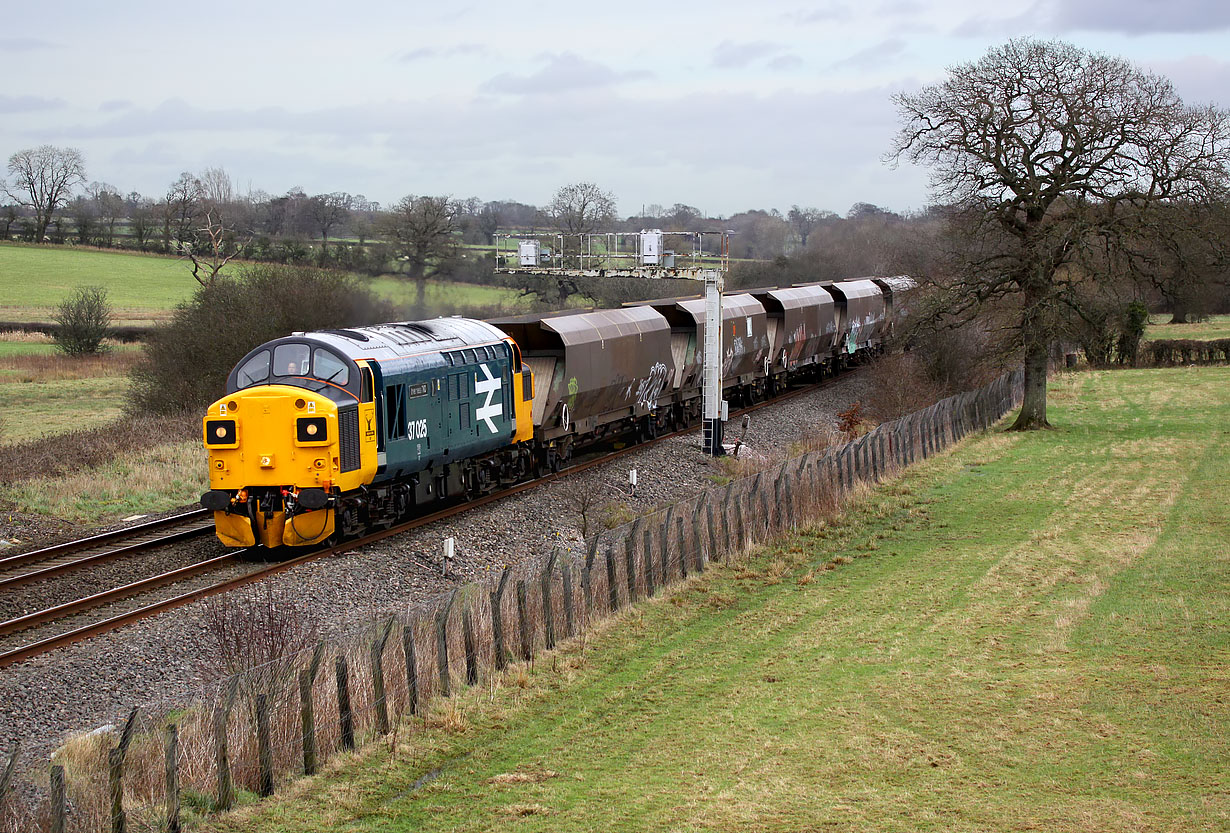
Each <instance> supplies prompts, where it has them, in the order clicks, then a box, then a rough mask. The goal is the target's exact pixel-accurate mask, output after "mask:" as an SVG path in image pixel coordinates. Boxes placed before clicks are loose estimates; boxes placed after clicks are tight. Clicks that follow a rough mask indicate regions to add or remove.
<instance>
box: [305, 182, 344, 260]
mask: <svg viewBox="0 0 1230 833" xmlns="http://www.w3.org/2000/svg"><path fill="white" fill-rule="evenodd" d="M353 204H354V197H352V196H350V195H349V194H347V193H345V192H342V191H335V192H334V193H332V194H317V195H316V196H314V197H311V198H310V199H309V200H308V201H307V204H306V205H305V206H304V219H305V220H307V221H308V222H310V223H311V224H312V228H313V230H315V231H318V232H320V248H321V250H322V251H324V252H326V253H327V252H328V251H329V232H330V231H332V230H333V229H334V228H335V227H336V226H339V225H341V224H342V223H344V222H346V220H347V219H348V218H349V217H350V209H351V206H352V205H353Z"/></svg>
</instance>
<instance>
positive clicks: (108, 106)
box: [98, 98, 132, 113]
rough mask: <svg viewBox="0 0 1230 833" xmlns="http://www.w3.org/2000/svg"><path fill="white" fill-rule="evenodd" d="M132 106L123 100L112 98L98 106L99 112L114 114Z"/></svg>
mask: <svg viewBox="0 0 1230 833" xmlns="http://www.w3.org/2000/svg"><path fill="white" fill-rule="evenodd" d="M131 106H132V102H131V101H128V100H127V99H123V98H113V99H111V100H109V101H104V102H103V103H102V104H99V105H98V110H99V112H102V113H114V112H116V111H119V110H127V109H128V108H129V107H131Z"/></svg>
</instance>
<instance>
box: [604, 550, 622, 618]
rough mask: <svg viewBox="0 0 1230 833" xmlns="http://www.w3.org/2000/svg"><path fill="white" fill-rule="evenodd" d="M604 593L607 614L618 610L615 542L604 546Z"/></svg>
mask: <svg viewBox="0 0 1230 833" xmlns="http://www.w3.org/2000/svg"><path fill="white" fill-rule="evenodd" d="M606 592H607V603H608V604H609V606H610V608H609V612H611V613H614V612H615V611H617V610H619V586H618V585H617V584H616V583H615V542H614V541H610V542H608V543H607V545H606Z"/></svg>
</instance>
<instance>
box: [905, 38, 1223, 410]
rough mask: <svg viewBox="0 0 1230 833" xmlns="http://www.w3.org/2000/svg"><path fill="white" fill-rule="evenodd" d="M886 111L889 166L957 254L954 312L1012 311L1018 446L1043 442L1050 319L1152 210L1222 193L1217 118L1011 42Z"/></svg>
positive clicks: (1074, 299) (1052, 46) (1055, 51)
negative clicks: (913, 178)
mask: <svg viewBox="0 0 1230 833" xmlns="http://www.w3.org/2000/svg"><path fill="white" fill-rule="evenodd" d="M895 103H896V105H897V107H898V110H899V111H900V114H901V118H902V128H901V132H900V134H899V135H898V137H897V140H896V143H895V147H894V149H893V152H892V154H891V158H893V159H901V158H905V159H908V160H910V161H913V162H917V163H921V164H924V165H928V166H930V167H931V169H932V186H933V188H934V193H935V195H936V197H937V198H938V199H939V201H940V202H944V203H947V204H949V205H951V206H953V207H954V209H955V212H954V217H956V218H957V225H956V226H955V227H954V228H956V229H957V231H958V233H959V236H958V237H956V238H954V239H956V240H959V241H960V242H961V243H962V244H963V245H962V250H961V257H960V259H959V261H958V263H957V269H956V276H955V279H954V280H953V281H952V282H950V284H949V287H950V288H951V289H952V290H954V291H953V294H952V299H953V303H954V304H955V305H956V308H957V309H958V310H959V311H961V312H968V313H970V314H972V313H973V312H974V311H976V310H977V309H978V308H980V307H981V306H982V305H984V304H988V303H995V302H998V301H1003V300H1004V299H1008V300H1009V301H1010V302H1012V303H1015V304H1017V305H1018V309H1019V315H1018V317H1017V324H1016V334H1017V341H1018V344H1019V346H1020V348H1021V349H1022V351H1023V354H1024V366H1025V400H1024V402H1023V404H1022V407H1021V412H1020V414H1019V416H1018V418H1017V420H1016V422H1015V423H1014V425H1013V428H1014V429H1017V430H1028V429H1035V428H1042V427H1047V425H1048V423H1047V418H1046V377H1047V362H1048V352H1049V347H1050V343H1051V341H1052V338H1053V334H1054V332H1055V329H1056V326H1057V319H1058V318H1059V317H1060V316H1061V314H1063V313H1064V312H1065V311H1069V310H1070V309H1071V307H1073V306H1074V305H1079V303H1080V297H1081V292H1082V285H1084V284H1087V283H1088V282H1089V281H1091V280H1092V281H1096V280H1098V279H1099V278H1100V277H1101V276H1102V274H1103V273H1101V272H1099V271H1098V269H1099V267H1101V268H1103V269H1104V268H1105V265H1106V264H1107V263H1108V262H1110V260H1111V259H1110V258H1108V257H1107V252H1108V251H1109V250H1111V249H1113V248H1114V247H1115V246H1116V241H1118V240H1119V239H1121V238H1122V237H1123V236H1125V235H1131V234H1132V233H1134V232H1133V230H1134V229H1136V228H1138V227H1139V224H1140V223H1141V222H1142V221H1144V218H1147V217H1148V215H1149V210H1150V208H1151V207H1154V206H1155V205H1157V204H1160V203H1171V204H1175V203H1185V202H1187V203H1199V202H1201V201H1204V200H1207V199H1209V198H1210V197H1213V196H1215V195H1217V194H1218V193H1220V192H1221V190H1222V189H1223V188H1224V185H1225V182H1226V165H1227V162H1228V161H1230V129H1228V123H1227V114H1226V113H1225V112H1224V111H1222V110H1219V109H1217V108H1214V107H1212V106H1209V107H1202V108H1196V107H1189V106H1186V105H1184V104H1183V102H1182V100H1181V99H1180V98H1179V96H1178V95H1177V94H1176V93H1175V91H1174V88H1173V87H1172V86H1171V84H1170V82H1169V81H1167V80H1166V79H1165V78H1162V77H1159V76H1157V75H1153V74H1150V73H1146V72H1144V71H1142V70H1140V69H1138V68H1136V67H1135V66H1133V65H1132V64H1131V63H1129V62H1127V61H1125V60H1122V59H1120V58H1114V57H1109V56H1105V55H1100V54H1096V53H1092V52H1088V51H1085V50H1082V49H1078V48H1077V47H1074V46H1071V45H1069V44H1066V43H1062V42H1057V41H1038V40H1033V39H1018V40H1012V41H1009V42H1008V43H1007V44H1005V45H1003V46H1000V47H996V48H994V49H991V50H990V51H989V52H988V53H987V54H986V55H985V56H984V57H983V58H981V59H980V60H978V61H976V62H973V63H967V64H959V65H957V66H954V67H952V68H950V70H949V75H948V78H947V80H945V81H944V82H942V83H940V84H935V85H932V86H929V87H924V88H923V89H922V90H920V91H919V92H917V93H913V94H906V93H903V94H900V95H897V96H896V97H895Z"/></svg>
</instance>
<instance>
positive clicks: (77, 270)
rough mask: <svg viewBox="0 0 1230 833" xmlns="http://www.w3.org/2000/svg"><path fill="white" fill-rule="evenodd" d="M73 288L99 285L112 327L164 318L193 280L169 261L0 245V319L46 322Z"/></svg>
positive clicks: (93, 251) (184, 296) (189, 289)
mask: <svg viewBox="0 0 1230 833" xmlns="http://www.w3.org/2000/svg"><path fill="white" fill-rule="evenodd" d="M79 286H102V287H105V288H106V290H107V299H108V300H109V301H110V302H111V305H112V307H113V308H114V309H115V313H116V315H115V318H116V323H117V324H131V323H148V322H150V321H158V320H162V319H165V318H166V317H167V314H168V313H169V311H170V310H171V309H172V308H173V307H174V306H175V305H176V304H178V303H179V302H181V301H185V300H187V299H188V298H190V297H192V293H193V291H194V290H195V289H196V286H197V284H196V281H194V280H193V279H192V275H191V274H190V273H189V272H188V270H187V269H186V268H185V267H184V264H183V263H181V262H179V261H177V260H176V259H175V258H169V257H158V256H155V255H139V254H133V253H131V252H107V251H99V250H96V249H76V248H68V247H60V246H23V245H14V244H0V320H7V321H50V320H51V315H52V313H53V312H54V310H55V307H56V305H57V304H58V303H59V302H60V301H62V300H63V299H65V298H67V297H69V296H70V295H71V294H72V293H73V291H74V290H75V289H76V288H77V287H79Z"/></svg>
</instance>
